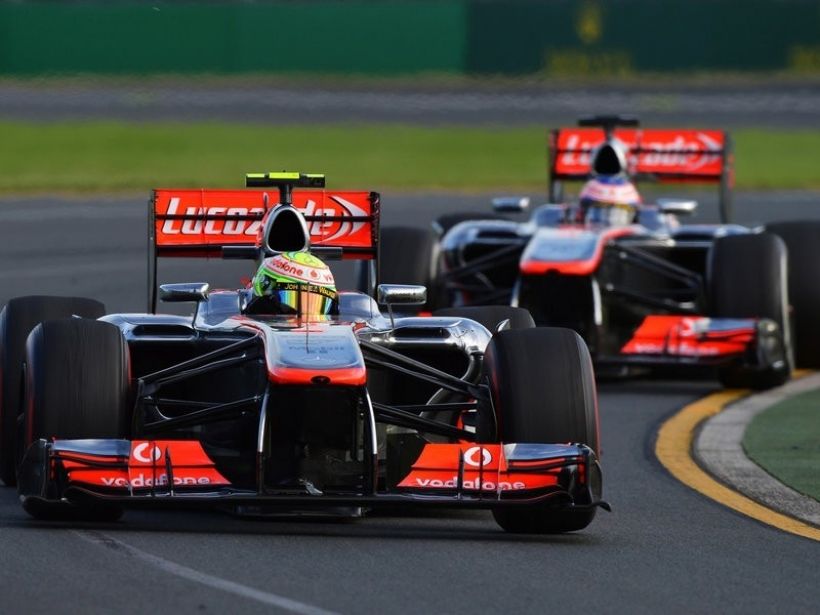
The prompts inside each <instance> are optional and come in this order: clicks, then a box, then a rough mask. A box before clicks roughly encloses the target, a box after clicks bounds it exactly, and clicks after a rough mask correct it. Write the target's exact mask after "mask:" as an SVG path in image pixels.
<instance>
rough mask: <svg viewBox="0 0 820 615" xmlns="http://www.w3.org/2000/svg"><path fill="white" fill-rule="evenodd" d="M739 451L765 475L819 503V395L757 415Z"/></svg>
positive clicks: (807, 395)
mask: <svg viewBox="0 0 820 615" xmlns="http://www.w3.org/2000/svg"><path fill="white" fill-rule="evenodd" d="M743 448H744V449H745V450H746V454H747V455H748V456H749V457H750V458H751V459H752V460H754V462H755V463H757V464H758V465H759V466H761V467H762V468H763V469H765V470H766V471H767V472H768V473H769V474H771V475H772V476H774V477H776V478H777V479H779V480H780V481H781V482H783V483H785V484H787V485H789V486H790V487H792V488H793V489H795V490H797V491H799V492H800V493H804V494H806V495H808V496H810V497H812V498H814V499H815V500H818V501H820V391H811V392H809V393H804V394H802V395H798V396H796V397H793V398H791V399H787V400H785V401H783V402H781V403H779V404H776V405H774V406H772V407H771V408H769V409H768V410H766V411H764V412H763V413H762V414H760V415H758V416H757V417H756V418H755V419H754V420H753V421H752V423H751V424H750V425H749V427H748V428H747V429H746V433H745V435H744V437H743Z"/></svg>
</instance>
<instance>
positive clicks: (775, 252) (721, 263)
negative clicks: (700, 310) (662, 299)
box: [706, 233, 792, 389]
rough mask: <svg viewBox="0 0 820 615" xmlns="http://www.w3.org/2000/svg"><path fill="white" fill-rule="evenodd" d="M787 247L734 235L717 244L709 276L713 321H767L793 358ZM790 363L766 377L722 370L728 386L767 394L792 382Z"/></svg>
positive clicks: (767, 236) (769, 237)
mask: <svg viewBox="0 0 820 615" xmlns="http://www.w3.org/2000/svg"><path fill="white" fill-rule="evenodd" d="M787 262H788V261H787V253H786V245H785V243H784V242H783V240H782V239H780V237H778V236H777V235H774V234H772V233H754V234H747V235H731V236H729V237H721V238H719V239H717V240H715V242H714V244H713V245H712V249H711V252H710V254H709V261H708V265H707V271H706V279H707V300H708V304H709V315H710V316H715V317H724V318H768V319H770V320H773V321H774V322H775V323H777V325H778V327H780V331H781V332H782V335H783V344H784V349H785V352H786V355H787V356H790V355H791V352H792V346H791V323H790V318H789V301H788V290H787V283H788V282H787V271H788V268H787V267H788V265H787ZM789 363H791V360H789V361H787V364H786V365H784V366H782V367H781V368H771V369H767V370H765V371H760V370H754V369H749V368H744V367H740V366H732V367H726V368H721V369H720V370H718V378H719V380H720V381H721V383H722V384H723V385H724V386H727V387H733V388H755V389H768V388H771V387H775V386H779V385H781V384H783V383H784V382H786V381H787V380H788V379H789V378H790V376H791V365H789Z"/></svg>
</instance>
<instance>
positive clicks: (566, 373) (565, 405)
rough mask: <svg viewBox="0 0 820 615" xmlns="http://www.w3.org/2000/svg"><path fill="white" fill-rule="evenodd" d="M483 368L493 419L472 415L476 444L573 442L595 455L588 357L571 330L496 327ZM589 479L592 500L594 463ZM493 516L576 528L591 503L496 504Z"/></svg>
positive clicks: (527, 527) (512, 523) (509, 523)
mask: <svg viewBox="0 0 820 615" xmlns="http://www.w3.org/2000/svg"><path fill="white" fill-rule="evenodd" d="M484 374H485V376H486V378H487V379H488V380H489V384H490V391H491V393H492V397H493V403H494V406H495V410H496V413H497V419H496V421H495V425H492V424H490V422H488V421H479V426H478V430H477V431H478V433H477V436H478V440H479V441H480V442H521V443H525V442H540V443H559V442H560V443H563V442H574V443H581V444H586V445H587V446H589V447H590V448H591V449H592V450H593V451H595V453H596V455H597V454H598V453H599V442H598V405H597V394H596V390H595V378H594V374H593V370H592V361H591V359H590V356H589V351H588V350H587V347H586V344H585V343H584V340H583V339H581V337H580V336H579V335H578V334H577V333H575V332H574V331H572V330H570V329H560V328H551V327H538V328H534V329H519V330H510V331H502V332H500V333H498V334H496V335H495V336H494V337H493V339H492V341H491V342H490V344H489V346H488V347H487V352H486V354H485V356H484ZM486 414H487V413H485V415H486ZM589 480H590V481H591V483H592V493H593V497H594V498H595V499H600V497H601V476H600V468H599V467H598V465H597V462H596V464H595V466H594V467H593V468H591V469H590V478H589ZM576 503H577V504H591V503H592V502H576ZM493 516H494V517H495V520H496V522H497V523H498V524H499V525H500V526H501V527H502V528H504V529H505V530H507V531H508V532H517V533H535V534H545V533H558V532H572V531H575V530H580V529H583V528H585V527H586V526H587V525H589V524H590V523H591V522H592V519H593V518H594V517H595V509H594V508H592V509H585V510H560V509H551V508H549V507H546V506H535V507H527V508H500V509H497V510H494V511H493Z"/></svg>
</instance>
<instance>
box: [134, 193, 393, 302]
mask: <svg viewBox="0 0 820 615" xmlns="http://www.w3.org/2000/svg"><path fill="white" fill-rule="evenodd" d="M279 198H280V195H279V193H278V192H277V190H275V189H274V190H263V189H247V190H210V189H204V190H176V189H158V190H154V191H153V195H152V198H151V200H150V202H149V204H148V220H149V222H148V233H149V240H148V285H149V309H150V311H154V309H155V307H156V279H157V259H158V258H159V257H194V258H196V257H203V258H236V257H237V255H240V256H242V255H251V257H255V256H256V255H257V253H256V252H254V251H253V248H254V247H257V246H259V245H260V241H261V235H262V233H261V230H262V228H263V225H264V218H265V216H266V215H267V213H268V212H269V211H272V210H273V209H274V208H276V207H278V206H279V205H278V203H279ZM292 201H293V205H294V207H296V209H298V210H299V211H301V212H302V214H303V215H304V217H305V221H306V223H307V228H308V233H309V234H310V241H311V248H317V249H318V250H317V251H322V252H333V253H336V254H337V255H340V256H341V258H343V259H365V260H375V259H376V258H377V254H378V243H379V214H380V196H379V194H378V193H376V192H361V191H360V192H352V191H343V190H323V189H307V190H296V191H293V193H292ZM243 248H245V249H243ZM247 248H251V249H250V250H248V249H247Z"/></svg>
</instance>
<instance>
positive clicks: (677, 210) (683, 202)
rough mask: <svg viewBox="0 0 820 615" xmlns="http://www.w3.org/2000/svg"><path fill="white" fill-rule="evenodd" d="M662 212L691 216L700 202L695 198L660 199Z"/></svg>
mask: <svg viewBox="0 0 820 615" xmlns="http://www.w3.org/2000/svg"><path fill="white" fill-rule="evenodd" d="M658 207H659V208H660V210H661V213H664V214H674V215H676V216H689V215H691V214H693V213H695V211H697V209H698V202H697V201H695V200H693V199H658Z"/></svg>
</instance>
